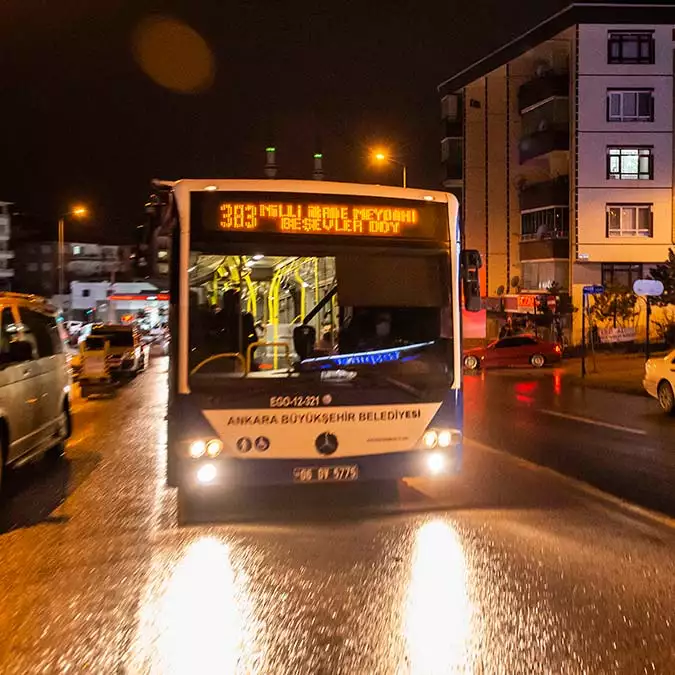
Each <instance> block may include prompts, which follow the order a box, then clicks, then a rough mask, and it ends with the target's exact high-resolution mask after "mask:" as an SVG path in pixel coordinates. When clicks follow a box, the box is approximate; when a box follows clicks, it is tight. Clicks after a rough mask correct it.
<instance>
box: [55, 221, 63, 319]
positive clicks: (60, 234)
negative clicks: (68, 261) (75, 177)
mask: <svg viewBox="0 0 675 675" xmlns="http://www.w3.org/2000/svg"><path fill="white" fill-rule="evenodd" d="M64 232H65V217H64V216H61V217H60V218H59V232H58V244H57V246H58V250H57V264H58V268H59V276H58V288H59V302H60V303H61V309H63V287H64V281H65V270H64V264H63V263H64V257H65V255H64V253H65V252H64V247H65V234H64Z"/></svg>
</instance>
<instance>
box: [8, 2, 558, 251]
mask: <svg viewBox="0 0 675 675" xmlns="http://www.w3.org/2000/svg"><path fill="white" fill-rule="evenodd" d="M565 4H566V2H565V0H513V1H505V0H472V1H471V2H468V1H467V0H461V1H459V0H445V2H438V1H437V0H431V1H428V2H419V1H418V0H415V1H413V0H403V1H394V2H389V3H384V2H366V0H342V1H340V0H337V1H335V0H334V1H333V2H327V1H326V0H312V1H307V0H296V1H292V0H288V1H282V0H273V1H271V0H268V1H265V2H263V1H261V0H249V1H248V2H243V1H241V0H230V1H228V0H190V1H188V0H164V1H158V0H154V1H152V2H150V1H148V0H128V1H124V0H96V1H95V2H93V1H92V0H60V1H59V2H55V1H54V0H3V2H2V6H1V8H0V45H2V46H1V48H0V49H1V50H2V61H1V62H0V63H1V67H0V87H1V88H2V97H1V98H0V105H1V106H2V108H1V110H2V114H1V116H0V119H2V133H1V134H0V153H1V155H0V156H1V158H2V161H0V199H4V200H8V201H14V202H16V203H17V208H18V209H19V210H21V211H22V212H24V213H29V214H33V215H34V216H36V217H37V218H40V219H43V220H45V221H46V222H50V221H51V220H52V219H55V218H56V217H57V215H58V213H60V212H62V211H63V210H64V209H65V208H67V206H68V204H70V203H72V202H73V201H75V200H77V201H83V202H86V203H87V204H89V205H91V208H92V209H93V211H94V214H95V217H94V218H93V220H92V222H91V223H90V224H89V228H88V229H90V231H92V233H93V232H97V233H99V234H100V235H101V236H100V238H101V239H107V240H111V239H112V240H114V239H115V237H116V236H118V235H119V236H122V235H123V234H127V235H128V234H131V233H132V232H133V229H134V226H135V225H136V224H137V223H138V222H139V219H140V218H141V215H142V205H143V202H144V200H145V197H146V196H147V192H148V184H149V180H150V179H151V178H153V177H159V178H179V177H200V176H212V177H251V176H253V177H257V176H262V168H263V162H264V147H265V145H266V144H267V143H268V142H269V141H270V140H272V139H274V143H275V145H276V147H277V149H278V162H279V166H280V171H279V177H289V178H310V177H311V170H312V153H313V151H314V149H315V147H316V145H317V143H320V146H321V150H322V151H323V153H324V157H325V171H326V178H327V179H334V180H354V181H365V182H381V183H387V182H389V183H396V182H397V181H398V180H399V174H398V173H397V171H396V169H392V171H391V172H388V171H382V170H380V169H374V168H373V167H372V166H371V165H370V164H369V163H368V160H367V149H368V147H370V146H372V145H374V144H384V145H388V146H389V147H391V148H392V150H394V151H396V152H397V153H398V154H399V156H400V157H401V158H402V159H404V160H405V161H406V162H407V164H408V166H409V184H410V185H412V186H418V185H419V186H426V187H430V188H437V187H439V181H440V175H441V174H440V166H439V161H440V160H439V155H440V147H439V141H440V113H439V101H438V97H437V93H436V86H437V85H438V84H439V83H440V82H441V81H442V80H444V79H446V78H447V77H449V76H450V75H452V74H453V73H454V72H456V71H457V70H459V69H461V68H462V67H464V66H466V65H468V64H469V63H470V62H472V61H473V60H475V59H476V58H479V57H480V56H482V55H484V54H485V53H487V52H488V51H490V50H492V49H494V48H495V47H497V46H499V44H500V43H501V42H502V41H503V40H506V39H509V38H510V37H513V36H514V35H516V34H518V33H520V32H521V31H522V30H524V29H526V28H528V27H529V26H531V25H534V24H536V23H537V22H538V21H540V20H541V19H543V18H545V17H546V16H548V15H549V14H550V13H552V12H554V11H556V10H557V9H560V8H561V7H562V6H564V5H565ZM94 6H95V7H96V11H95V12H94V11H92V7H94ZM516 7H517V10H518V11H514V10H515V9H516ZM158 16H159V17H169V18H171V19H176V20H178V21H180V22H184V24H187V26H189V27H190V28H191V29H193V31H194V33H190V32H189V31H188V32H187V33H186V32H185V30H183V32H182V33H181V32H179V33H178V34H177V33H176V32H175V30H173V29H174V28H175V24H170V23H168V24H167V23H166V22H165V21H162V20H157V17H158ZM164 29H165V30H164ZM162 30H164V33H162ZM167 34H169V35H172V36H173V38H174V42H173V43H172V44H171V45H167V44H166V43H164V42H163V41H162V36H163V35H167ZM158 37H159V39H158ZM158 45H159V47H158ZM158 49H159V51H160V52H162V53H158ZM186 63H187V64H188V65H187V66H186V65H185V64H186ZM173 64H183V66H184V67H181V68H174V67H173ZM141 65H144V67H145V69H146V70H147V71H149V72H150V73H151V75H152V76H154V77H156V78H158V79H159V80H160V81H165V80H166V78H167V77H168V78H170V79H171V78H172V77H173V80H176V78H178V79H179V80H181V81H173V80H172V81H169V82H168V84H169V86H171V87H173V88H174V89H175V88H176V87H177V88H180V89H183V90H185V89H186V88H187V89H191V92H190V93H178V92H176V91H175V90H172V89H169V88H167V87H166V86H161V85H160V84H157V82H156V81H154V80H153V79H152V77H151V76H149V75H148V74H147V73H146V72H144V69H143V67H141ZM183 71H185V72H183ZM172 73H173V76H172ZM177 73H178V74H177ZM165 84H166V82H165ZM94 239H96V237H94Z"/></svg>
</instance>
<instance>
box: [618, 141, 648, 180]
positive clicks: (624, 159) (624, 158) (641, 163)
mask: <svg viewBox="0 0 675 675" xmlns="http://www.w3.org/2000/svg"><path fill="white" fill-rule="evenodd" d="M607 178H610V179H613V178H615V179H618V180H652V179H653V178H654V151H653V149H652V148H625V147H622V148H619V147H611V148H607Z"/></svg>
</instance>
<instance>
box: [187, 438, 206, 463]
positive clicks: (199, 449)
mask: <svg viewBox="0 0 675 675" xmlns="http://www.w3.org/2000/svg"><path fill="white" fill-rule="evenodd" d="M205 452H206V443H204V441H192V443H190V457H192V459H199V458H200V457H203V456H204V453H205Z"/></svg>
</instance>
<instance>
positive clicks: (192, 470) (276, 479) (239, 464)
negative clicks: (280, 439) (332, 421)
mask: <svg viewBox="0 0 675 675" xmlns="http://www.w3.org/2000/svg"><path fill="white" fill-rule="evenodd" d="M461 458H462V450H461V446H457V445H456V446H453V447H451V448H447V449H435V450H412V451H409V452H396V453H388V454H382V455H367V456H358V457H343V458H339V459H338V458H336V459H246V460H242V459H233V458H231V457H219V458H216V459H206V458H202V459H198V460H194V459H188V458H182V459H180V460H179V462H178V482H179V485H180V486H181V487H183V488H187V489H189V490H191V491H193V490H212V489H218V488H220V489H225V490H226V489H228V488H235V487H240V486H247V485H248V486H251V485H284V484H308V483H342V482H345V483H346V482H359V483H361V482H368V481H383V480H398V479H401V478H413V477H418V476H428V477H434V478H442V477H444V476H446V477H447V476H451V475H454V474H456V473H458V472H459V470H460V466H461Z"/></svg>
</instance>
